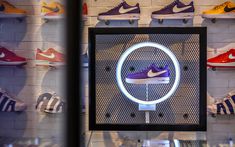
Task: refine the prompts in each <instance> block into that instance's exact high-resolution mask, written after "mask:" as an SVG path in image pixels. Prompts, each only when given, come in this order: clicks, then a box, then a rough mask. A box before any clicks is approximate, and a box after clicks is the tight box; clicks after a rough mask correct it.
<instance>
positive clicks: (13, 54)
mask: <svg viewBox="0 0 235 147" xmlns="http://www.w3.org/2000/svg"><path fill="white" fill-rule="evenodd" d="M0 49H3V52H4V51H5V52H7V54H8V55H11V56H15V55H16V54H15V53H14V52H10V51H9V50H7V49H6V48H4V47H1V46H0Z"/></svg>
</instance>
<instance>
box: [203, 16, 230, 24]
mask: <svg viewBox="0 0 235 147" xmlns="http://www.w3.org/2000/svg"><path fill="white" fill-rule="evenodd" d="M201 17H202V18H204V19H208V20H210V21H211V22H212V23H216V21H217V20H231V19H235V15H234V14H218V15H207V14H202V15H201Z"/></svg>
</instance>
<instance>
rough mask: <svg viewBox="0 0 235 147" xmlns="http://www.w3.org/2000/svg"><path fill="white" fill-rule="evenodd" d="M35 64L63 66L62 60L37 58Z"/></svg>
mask: <svg viewBox="0 0 235 147" xmlns="http://www.w3.org/2000/svg"><path fill="white" fill-rule="evenodd" d="M36 65H37V66H63V65H65V63H62V62H49V61H44V60H37V61H36Z"/></svg>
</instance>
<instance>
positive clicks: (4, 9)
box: [0, 1, 26, 15]
mask: <svg viewBox="0 0 235 147" xmlns="http://www.w3.org/2000/svg"><path fill="white" fill-rule="evenodd" d="M0 14H6V15H7V14H11V15H25V14H26V11H25V10H22V9H18V8H16V7H15V6H14V5H12V4H10V3H9V2H7V1H0Z"/></svg>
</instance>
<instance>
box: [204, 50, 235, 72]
mask: <svg viewBox="0 0 235 147" xmlns="http://www.w3.org/2000/svg"><path fill="white" fill-rule="evenodd" d="M207 66H209V67H224V68H235V49H230V50H229V51H228V52H226V53H223V54H220V55H218V56H216V57H214V58H210V59H208V60H207Z"/></svg>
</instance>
